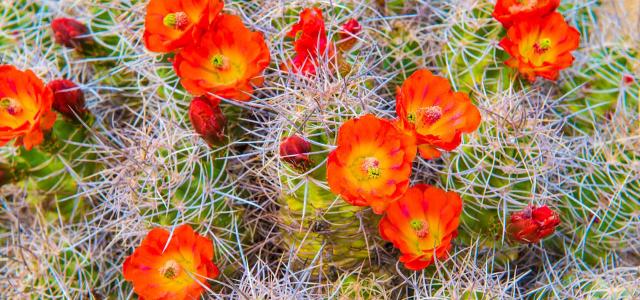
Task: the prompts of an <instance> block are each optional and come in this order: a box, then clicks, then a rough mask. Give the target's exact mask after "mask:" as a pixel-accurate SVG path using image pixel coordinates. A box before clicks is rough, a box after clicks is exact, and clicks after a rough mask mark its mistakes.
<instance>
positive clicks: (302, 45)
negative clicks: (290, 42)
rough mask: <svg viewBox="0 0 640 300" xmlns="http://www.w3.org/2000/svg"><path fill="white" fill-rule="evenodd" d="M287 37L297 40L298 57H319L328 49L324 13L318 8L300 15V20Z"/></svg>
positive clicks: (307, 9)
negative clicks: (319, 54)
mask: <svg viewBox="0 0 640 300" xmlns="http://www.w3.org/2000/svg"><path fill="white" fill-rule="evenodd" d="M287 37H290V38H293V39H295V42H294V48H295V50H296V53H297V54H298V55H311V56H317V55H318V53H322V52H323V51H324V49H325V48H326V47H327V32H326V29H325V27H324V19H323V17H322V11H321V10H320V9H318V8H317V7H314V8H306V9H304V10H303V11H302V12H301V13H300V20H299V21H298V23H296V24H294V25H293V27H292V28H291V31H289V32H288V33H287Z"/></svg>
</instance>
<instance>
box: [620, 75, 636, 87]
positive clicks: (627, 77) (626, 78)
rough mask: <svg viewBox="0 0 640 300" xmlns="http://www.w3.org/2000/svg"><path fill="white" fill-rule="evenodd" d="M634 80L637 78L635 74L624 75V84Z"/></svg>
mask: <svg viewBox="0 0 640 300" xmlns="http://www.w3.org/2000/svg"><path fill="white" fill-rule="evenodd" d="M634 81H635V79H633V76H631V75H629V74H625V75H624V76H622V83H624V85H631V84H632V83H633V82H634Z"/></svg>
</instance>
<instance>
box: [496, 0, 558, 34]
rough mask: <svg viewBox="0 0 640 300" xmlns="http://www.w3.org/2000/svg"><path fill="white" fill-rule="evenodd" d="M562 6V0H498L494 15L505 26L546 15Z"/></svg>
mask: <svg viewBox="0 0 640 300" xmlns="http://www.w3.org/2000/svg"><path fill="white" fill-rule="evenodd" d="M558 6H560V0H498V2H496V8H495V10H494V11H493V17H494V18H496V20H498V21H500V23H502V25H503V26H504V27H507V28H509V27H511V25H512V24H513V22H515V21H517V20H527V19H530V18H536V17H544V16H546V15H548V14H551V13H553V12H554V11H555V10H556V8H558Z"/></svg>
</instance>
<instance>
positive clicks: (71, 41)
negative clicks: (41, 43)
mask: <svg viewBox="0 0 640 300" xmlns="http://www.w3.org/2000/svg"><path fill="white" fill-rule="evenodd" d="M51 28H52V29H53V34H54V37H55V39H56V42H58V44H61V45H63V46H65V47H67V48H75V49H81V48H82V44H83V42H84V41H86V40H87V39H88V38H87V37H81V36H83V35H86V34H87V33H88V32H89V29H87V26H85V25H84V24H82V23H80V22H78V21H76V20H74V19H69V18H56V19H54V20H53V21H52V22H51Z"/></svg>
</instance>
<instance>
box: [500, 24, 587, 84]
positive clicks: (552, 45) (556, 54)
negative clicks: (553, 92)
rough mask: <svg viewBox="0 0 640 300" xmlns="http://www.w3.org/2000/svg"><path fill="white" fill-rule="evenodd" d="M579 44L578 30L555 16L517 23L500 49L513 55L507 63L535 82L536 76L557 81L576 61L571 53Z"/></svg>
mask: <svg viewBox="0 0 640 300" xmlns="http://www.w3.org/2000/svg"><path fill="white" fill-rule="evenodd" d="M579 43H580V33H579V32H578V30H576V29H575V28H573V27H571V26H569V24H567V22H565V21H564V18H562V15H560V14H558V13H553V14H551V15H549V16H546V17H541V18H530V19H525V20H520V21H516V22H515V23H514V24H513V26H511V28H509V30H508V31H507V36H506V37H505V38H504V39H502V41H500V46H501V47H502V48H503V49H504V50H505V51H506V52H507V53H509V54H510V55H511V58H509V59H508V60H507V61H506V62H505V63H506V64H507V65H508V66H510V67H513V68H518V71H519V72H520V73H522V75H524V76H525V77H526V78H527V79H528V80H529V81H531V82H533V81H535V80H536V76H540V77H543V78H547V79H549V80H556V78H558V72H559V71H560V70H561V69H564V68H567V67H569V66H570V65H571V63H572V62H573V56H572V55H571V51H572V50H575V49H576V48H578V44H579Z"/></svg>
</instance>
